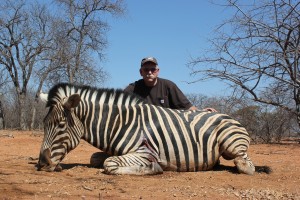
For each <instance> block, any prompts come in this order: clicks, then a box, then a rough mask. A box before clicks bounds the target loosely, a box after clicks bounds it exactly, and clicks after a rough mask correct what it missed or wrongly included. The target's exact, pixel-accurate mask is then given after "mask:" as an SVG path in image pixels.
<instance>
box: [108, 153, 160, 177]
mask: <svg viewBox="0 0 300 200" xmlns="http://www.w3.org/2000/svg"><path fill="white" fill-rule="evenodd" d="M103 165H104V173H106V174H115V175H117V174H118V175H121V174H131V175H155V174H162V173H163V170H162V168H161V167H160V165H159V164H158V163H157V162H149V161H148V159H145V158H143V156H141V155H138V154H136V153H131V154H126V155H123V156H113V157H109V158H107V159H106V160H105V161H104V164H103Z"/></svg>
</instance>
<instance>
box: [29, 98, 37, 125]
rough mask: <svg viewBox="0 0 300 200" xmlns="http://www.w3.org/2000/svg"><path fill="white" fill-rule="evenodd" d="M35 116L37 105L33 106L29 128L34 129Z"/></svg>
mask: <svg viewBox="0 0 300 200" xmlns="http://www.w3.org/2000/svg"><path fill="white" fill-rule="evenodd" d="M35 104H36V103H35ZM35 116H36V107H35V106H33V108H32V117H31V123H30V127H29V130H33V129H34V122H35Z"/></svg>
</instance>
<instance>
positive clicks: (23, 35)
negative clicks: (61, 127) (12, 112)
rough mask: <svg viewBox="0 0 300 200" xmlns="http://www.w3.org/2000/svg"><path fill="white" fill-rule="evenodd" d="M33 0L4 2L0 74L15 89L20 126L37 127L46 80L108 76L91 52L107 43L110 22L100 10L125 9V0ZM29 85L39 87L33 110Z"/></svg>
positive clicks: (91, 80)
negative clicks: (41, 0) (43, 1)
mask: <svg viewBox="0 0 300 200" xmlns="http://www.w3.org/2000/svg"><path fill="white" fill-rule="evenodd" d="M30 2H31V1H24V0H21V1H14V0H4V1H3V2H2V3H1V4H0V73H2V72H3V74H4V75H5V76H3V78H4V77H9V80H10V81H11V82H12V84H13V86H14V88H15V92H16V95H17V98H16V99H17V104H18V105H17V109H16V111H18V112H19V116H18V117H16V119H19V128H20V129H22V130H24V129H27V128H28V126H29V127H34V122H35V121H36V120H35V114H36V106H38V96H39V93H40V91H41V89H42V87H43V86H44V85H45V84H47V85H49V86H52V85H53V84H54V83H57V82H61V81H63V82H71V83H86V84H92V83H93V84H100V83H103V82H104V81H105V78H106V77H107V74H106V73H105V71H104V70H103V69H102V68H101V67H100V66H96V64H95V63H96V60H95V59H94V57H95V56H94V55H93V54H95V53H98V55H102V53H103V49H104V48H105V47H106V40H105V31H106V30H107V28H108V25H107V24H106V23H104V22H103V21H101V20H100V17H101V15H100V14H101V12H103V13H108V14H112V15H114V14H116V15H118V14H121V13H122V12H123V7H122V6H123V4H122V2H123V1H122V0H119V1H110V0H105V1H103V0H86V1H80V0H77V1H74V0H57V1H55V2H56V3H58V4H55V3H51V4H49V5H47V6H46V4H38V3H37V2H34V3H33V4H31V3H30ZM57 5H58V6H57ZM55 6H57V7H55ZM49 7H51V9H52V12H51V14H50V12H49ZM56 8H57V9H56ZM53 10H58V12H57V13H53ZM52 13H53V14H52ZM100 57H101V56H100ZM0 81H1V82H2V80H1V79H0ZM1 82H0V83H1ZM0 86H1V85H0ZM29 86H32V87H31V91H32V90H35V91H36V92H35V102H36V106H30V108H32V110H31V111H28V107H26V101H27V99H30V98H28V97H27V94H28V88H29ZM0 89H1V87H0ZM28 112H32V115H30V114H28ZM30 116H31V119H29V117H30ZM30 121H31V124H30V123H29V122H30Z"/></svg>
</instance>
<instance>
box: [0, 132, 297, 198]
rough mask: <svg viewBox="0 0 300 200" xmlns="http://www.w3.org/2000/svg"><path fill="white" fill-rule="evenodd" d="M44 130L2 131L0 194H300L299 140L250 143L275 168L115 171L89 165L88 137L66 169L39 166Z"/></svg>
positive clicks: (259, 159) (228, 164) (258, 158)
mask: <svg viewBox="0 0 300 200" xmlns="http://www.w3.org/2000/svg"><path fill="white" fill-rule="evenodd" d="M42 139H43V133H42V132H18V131H0V152H1V154H0V199H98V200H105V199H117V200H118V199H124V200H125V199H300V145H299V144H297V143H288V144H273V145H265V144H264V145H252V146H251V147H250V153H249V155H250V157H251V158H252V160H253V162H254V163H255V164H256V165H257V166H263V165H267V166H270V167H271V168H272V169H273V172H272V173H271V174H264V173H256V174H255V175H254V176H248V175H243V174H238V173H237V172H236V169H235V167H234V165H233V162H232V161H225V160H221V165H222V166H221V167H220V168H219V169H216V170H214V171H206V172H187V173H182V172H181V173H178V172H164V173H163V174H161V175H155V176H129V175H126V176H112V175H106V174H103V172H102V171H103V170H102V169H96V168H92V167H91V166H90V165H89V161H90V157H91V155H92V153H95V152H97V151H98V150H97V149H96V148H94V147H92V146H91V145H89V144H88V143H86V142H85V141H82V142H81V143H80V144H79V146H78V147H77V148H76V149H75V150H74V151H72V152H71V153H70V154H68V155H67V157H66V158H65V159H64V161H63V163H62V167H63V171H62V172H53V173H52V172H41V171H36V169H35V164H36V163H37V159H38V154H39V149H40V146H41V142H42Z"/></svg>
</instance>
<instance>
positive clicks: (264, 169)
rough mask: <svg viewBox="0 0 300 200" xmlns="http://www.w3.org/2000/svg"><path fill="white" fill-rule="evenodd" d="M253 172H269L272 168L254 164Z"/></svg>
mask: <svg viewBox="0 0 300 200" xmlns="http://www.w3.org/2000/svg"><path fill="white" fill-rule="evenodd" d="M255 172H257V173H266V174H271V173H272V172H273V170H272V169H271V167H269V166H255Z"/></svg>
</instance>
